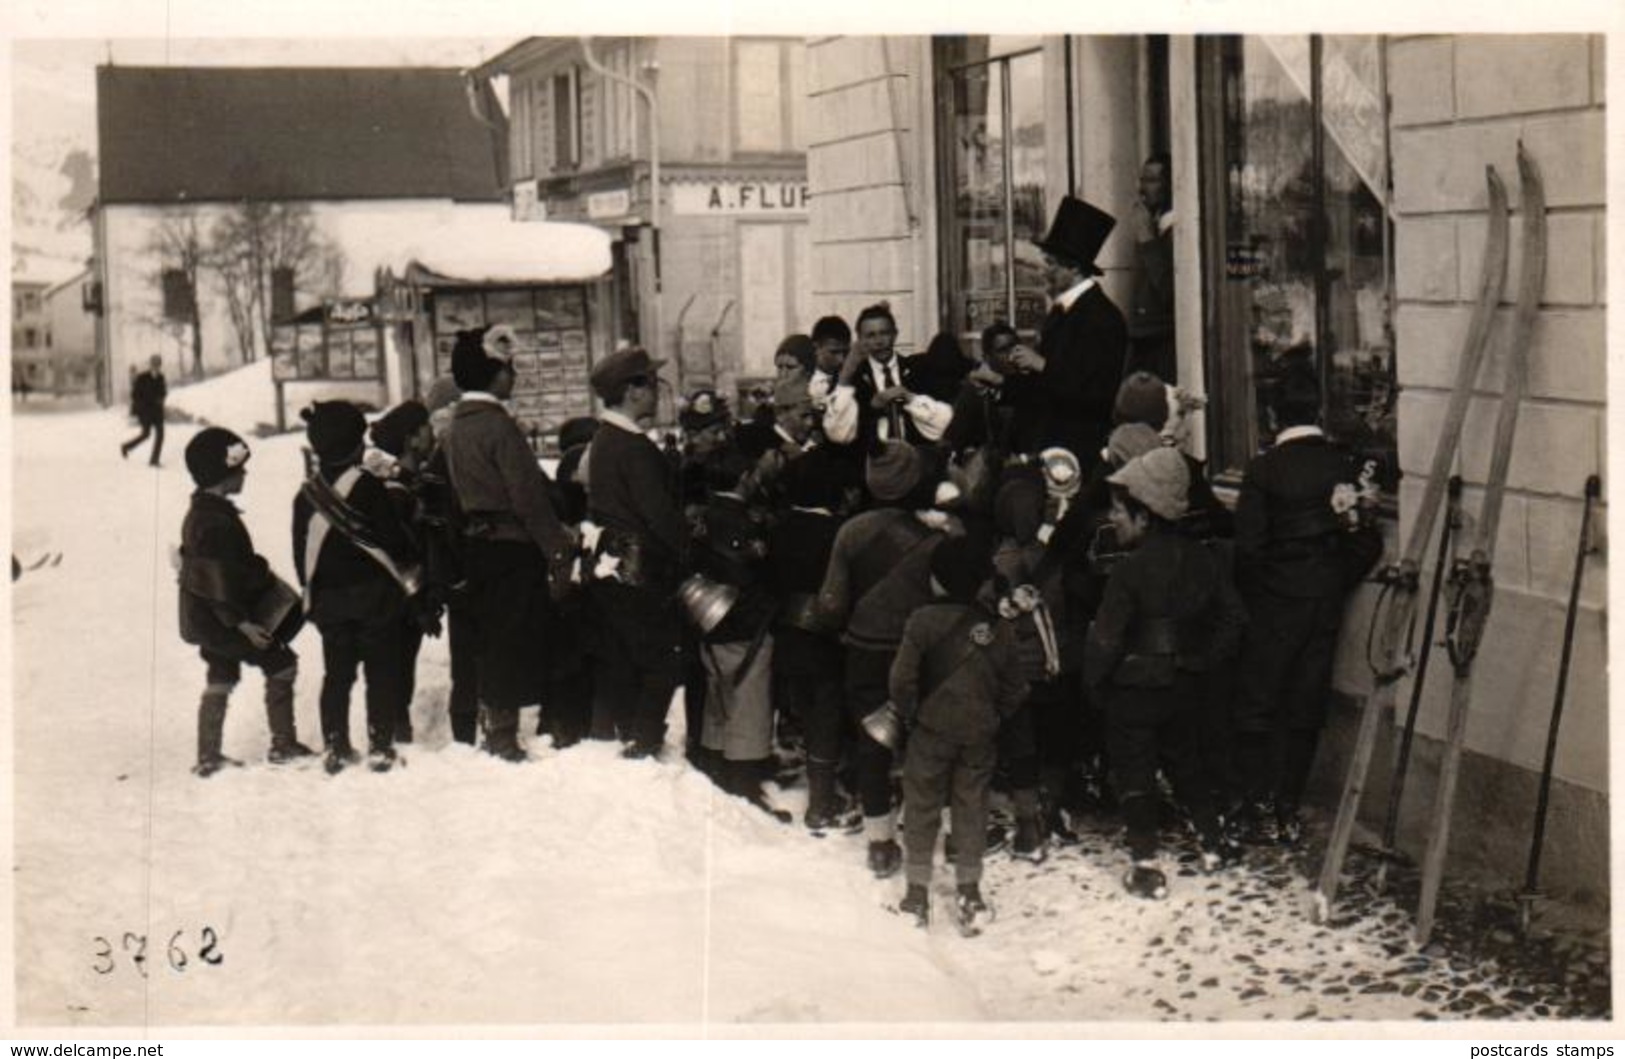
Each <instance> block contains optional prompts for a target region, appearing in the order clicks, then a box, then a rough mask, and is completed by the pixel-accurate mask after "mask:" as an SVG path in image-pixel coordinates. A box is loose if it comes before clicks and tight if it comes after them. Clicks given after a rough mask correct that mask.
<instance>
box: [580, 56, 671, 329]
mask: <svg viewBox="0 0 1625 1059" xmlns="http://www.w3.org/2000/svg"><path fill="white" fill-rule="evenodd" d="M580 40H581V56H582V58H583V59H584V60H585V61H586V63H587V68H588V69H589V70H591V71H592V72H593V73H595V74H597V75H598V76H599V77H604V78H607V79H609V80H611V81H618V82H620V83H621V84H623V85H626V86H627V87H629V88H631V89H632V91H634V92H636V93H637V94H638V98H640V99H642V100H643V102H644V103H645V104H646V105H647V106H648V108H649V236H650V244H649V251H650V254H651V255H652V256H653V258H654V281H655V284H654V285H655V297H654V304H653V305H652V306H651V307H650V310H651V311H650V314H649V315H650V317H651V318H652V319H651V321H650V325H649V333H650V335H651V336H652V337H653V339H654V340H653V341H652V342H651V343H650V345H651V347H652V348H651V349H650V350H649V353H650V355H651V356H654V357H659V356H660V352H661V351H660V346H661V340H662V337H663V336H662V335H661V332H660V289H661V284H660V110H659V107H658V106H657V102H658V100H657V97H656V96H655V92H654V89H652V88H650V87H649V86H647V85H645V84H644V83H643V82H642V81H640V80H638V79H637V78H636V77H628V76H626V75H625V74H618V73H616V72H615V71H613V70H611V69H609V68H608V67H606V66H604V65H603V64H602V63H600V62H599V61H598V59H597V57H596V56H594V55H593V52H592V38H591V37H582V38H580ZM633 47H636V45H635V44H634V45H633Z"/></svg>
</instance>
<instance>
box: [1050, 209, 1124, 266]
mask: <svg viewBox="0 0 1625 1059" xmlns="http://www.w3.org/2000/svg"><path fill="white" fill-rule="evenodd" d="M1115 227H1117V218H1115V217H1113V216H1112V215H1111V214H1109V213H1107V212H1106V211H1105V210H1102V209H1097V208H1096V207H1094V206H1091V205H1089V204H1088V203H1087V202H1085V201H1083V200H1082V199H1077V198H1073V197H1072V196H1071V195H1067V196H1065V197H1064V198H1062V199H1061V204H1060V205H1059V206H1057V207H1056V208H1055V220H1054V221H1053V222H1051V223H1050V226H1049V234H1047V235H1045V236H1044V238H1042V239H1035V240H1033V245H1034V246H1036V247H1038V249H1040V250H1042V251H1044V253H1046V254H1049V255H1050V256H1051V257H1058V258H1061V259H1063V260H1065V261H1069V262H1071V263H1072V264H1075V265H1077V266H1078V267H1080V268H1081V269H1083V271H1084V272H1086V273H1088V274H1090V275H1093V276H1098V275H1101V270H1100V269H1099V268H1098V267H1096V265H1095V255H1096V254H1098V253H1100V248H1101V247H1102V246H1104V245H1105V243H1106V237H1107V236H1108V235H1110V234H1111V232H1112V229H1113V228H1115Z"/></svg>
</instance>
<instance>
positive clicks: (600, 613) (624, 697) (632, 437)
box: [586, 347, 688, 757]
mask: <svg viewBox="0 0 1625 1059" xmlns="http://www.w3.org/2000/svg"><path fill="white" fill-rule="evenodd" d="M664 363H665V362H664V361H661V360H655V359H652V358H651V357H650V356H649V354H648V353H647V352H645V351H644V350H642V349H638V348H637V347H629V348H627V349H620V350H616V351H615V352H614V353H611V354H610V355H609V356H607V357H605V358H604V359H603V360H601V361H599V362H598V364H597V365H596V366H595V367H594V368H593V370H592V387H593V390H594V391H595V392H596V393H597V394H598V399H599V400H600V401H602V402H603V404H604V411H603V413H602V414H601V415H600V417H599V418H600V420H601V421H602V425H601V426H600V427H599V428H598V433H596V434H594V435H593V439H592V443H591V445H590V446H589V447H588V451H587V456H586V464H587V513H588V517H589V518H590V520H591V521H592V523H593V524H594V525H595V526H596V527H598V529H599V531H600V532H599V535H598V540H597V544H596V547H595V549H594V554H593V556H592V557H591V561H590V563H589V566H590V575H591V576H590V585H589V592H588V599H589V605H590V609H591V612H592V614H593V616H594V619H595V627H596V634H597V637H598V641H599V642H598V651H599V654H598V657H597V659H596V663H597V668H596V670H595V671H594V677H593V680H594V689H593V690H594V703H593V712H594V719H593V729H594V731H595V732H601V731H603V730H604V722H605V721H606V720H607V721H608V722H609V723H610V724H611V725H612V726H613V728H614V731H615V733H616V735H617V736H619V738H620V739H621V741H622V742H623V743H625V744H626V749H625V751H624V753H625V754H626V756H627V757H652V756H654V755H655V754H657V753H659V751H660V747H661V745H662V744H663V743H664V742H665V732H666V708H667V707H668V706H669V705H670V703H671V696H672V692H673V690H674V689H675V688H676V686H677V681H678V678H679V676H680V675H681V665H680V659H681V649H682V627H681V624H680V618H679V615H678V612H677V609H676V606H675V604H674V603H673V602H672V598H673V594H674V592H675V590H676V588H677V583H678V580H679V574H680V572H681V570H682V566H683V563H684V561H685V560H686V558H687V552H688V526H687V523H686V522H685V520H684V517H683V509H682V507H681V506H680V505H679V503H678V497H677V489H676V483H675V482H674V481H673V479H672V473H671V465H670V464H669V463H668V462H667V461H666V458H665V457H664V456H663V455H661V452H660V449H659V448H657V447H656V446H655V444H654V442H652V441H650V440H649V438H648V436H647V435H645V434H644V429H645V424H646V423H647V421H648V420H650V419H651V418H652V417H653V416H654V413H655V407H656V404H657V402H658V400H659V388H658V387H659V376H658V374H657V373H658V372H659V370H660V366H661V365H662V364H664Z"/></svg>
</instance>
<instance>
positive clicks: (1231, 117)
mask: <svg viewBox="0 0 1625 1059" xmlns="http://www.w3.org/2000/svg"><path fill="white" fill-rule="evenodd" d="M1300 43H1301V47H1300ZM1227 44H1228V45H1230V46H1229V47H1227V48H1226V52H1227V54H1226V56H1225V59H1226V61H1225V63H1224V143H1225V159H1224V161H1225V171H1224V177H1225V192H1224V195H1225V203H1224V213H1223V216H1224V246H1223V254H1224V270H1223V280H1222V283H1223V286H1224V289H1223V290H1222V291H1221V292H1220V296H1219V299H1218V300H1219V309H1220V317H1221V326H1220V332H1221V333H1220V348H1219V350H1218V351H1217V352H1218V358H1219V371H1220V374H1221V375H1222V376H1223V377H1224V378H1223V382H1222V383H1221V392H1222V394H1223V395H1224V399H1225V401H1226V403H1227V405H1228V407H1226V408H1225V409H1223V410H1222V411H1221V413H1220V415H1219V416H1218V417H1217V418H1218V420H1219V422H1220V423H1221V424H1222V427H1221V429H1222V430H1223V431H1224V436H1223V438H1222V441H1221V454H1222V459H1223V461H1224V463H1225V464H1227V465H1228V466H1229V467H1232V468H1239V467H1240V466H1241V465H1242V464H1244V463H1245V461H1246V460H1247V458H1248V457H1249V456H1251V455H1252V453H1253V452H1255V451H1256V450H1257V448H1258V446H1259V443H1260V441H1264V440H1267V439H1268V438H1270V437H1271V436H1272V431H1271V429H1270V424H1269V423H1268V422H1267V421H1266V418H1265V414H1264V409H1265V407H1266V405H1267V403H1268V399H1269V391H1270V390H1271V388H1272V387H1273V384H1274V380H1275V377H1276V376H1277V374H1278V372H1279V370H1280V368H1281V367H1282V365H1283V363H1284V358H1285V357H1286V355H1287V353H1288V352H1289V351H1294V350H1295V351H1297V352H1298V353H1300V354H1301V353H1309V354H1311V355H1312V354H1313V351H1314V348H1315V346H1314V343H1315V281H1316V274H1315V273H1316V268H1317V260H1316V257H1315V255H1314V252H1313V237H1314V229H1315V225H1314V196H1315V173H1314V167H1313V162H1314V110H1313V106H1312V104H1311V102H1310V98H1309V89H1310V85H1309V81H1308V76H1307V74H1308V71H1307V68H1306V67H1300V65H1299V62H1300V59H1301V60H1302V62H1303V63H1305V64H1306V63H1307V59H1308V40H1307V38H1302V39H1301V41H1300V39H1297V38H1293V39H1285V40H1284V39H1282V38H1260V37H1248V38H1245V39H1243V40H1241V41H1239V42H1237V41H1230V42H1227Z"/></svg>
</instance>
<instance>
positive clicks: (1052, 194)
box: [935, 37, 1065, 342]
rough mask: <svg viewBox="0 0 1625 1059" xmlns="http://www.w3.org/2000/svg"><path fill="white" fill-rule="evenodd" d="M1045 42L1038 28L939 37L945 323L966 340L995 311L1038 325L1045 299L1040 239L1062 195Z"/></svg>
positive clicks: (1026, 328)
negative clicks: (1055, 172)
mask: <svg viewBox="0 0 1625 1059" xmlns="http://www.w3.org/2000/svg"><path fill="white" fill-rule="evenodd" d="M1040 45H1041V41H1040V40H1039V38H1036V37H1032V38H1009V37H953V38H943V39H939V40H938V41H937V42H936V47H935V52H936V65H937V87H938V91H937V100H938V115H937V125H938V137H937V142H938V145H939V167H938V169H939V173H940V180H941V198H942V201H943V203H944V208H943V209H942V210H941V218H942V227H943V231H942V269H943V276H942V280H943V289H944V290H945V291H946V293H947V297H946V299H945V302H946V306H947V313H948V320H947V322H946V324H947V329H948V330H951V331H955V332H958V333H959V334H960V335H961V337H962V339H963V340H965V341H969V342H974V340H975V339H976V337H977V336H979V335H980V333H981V331H982V329H983V328H984V327H986V326H987V325H988V324H990V323H993V322H994V321H995V320H1005V321H1010V322H1013V323H1014V325H1015V327H1016V328H1017V329H1018V330H1020V331H1023V332H1029V333H1031V332H1036V331H1037V330H1038V328H1039V327H1040V326H1042V324H1043V320H1044V314H1045V312H1046V311H1047V309H1048V304H1049V302H1048V298H1047V297H1046V295H1045V290H1044V261H1043V255H1042V254H1040V253H1039V251H1038V249H1037V248H1036V247H1035V246H1033V240H1034V239H1039V238H1042V237H1043V234H1044V230H1045V226H1046V224H1047V223H1048V221H1049V212H1050V209H1051V207H1052V205H1053V204H1054V202H1055V201H1058V198H1059V196H1058V193H1057V189H1051V188H1049V187H1048V186H1047V183H1046V179H1045V169H1046V165H1047V162H1048V152H1049V151H1050V150H1051V149H1052V145H1051V143H1050V136H1051V133H1050V131H1049V129H1048V127H1047V125H1046V122H1045V111H1044V84H1045V79H1046V76H1047V75H1048V74H1054V73H1055V71H1048V72H1046V70H1045V55H1044V52H1043V50H1042V48H1041V47H1040ZM1064 135H1065V134H1064V133H1063V137H1064ZM1055 149H1060V150H1064V149H1065V147H1064V145H1058V146H1057V147H1056V148H1055Z"/></svg>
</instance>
